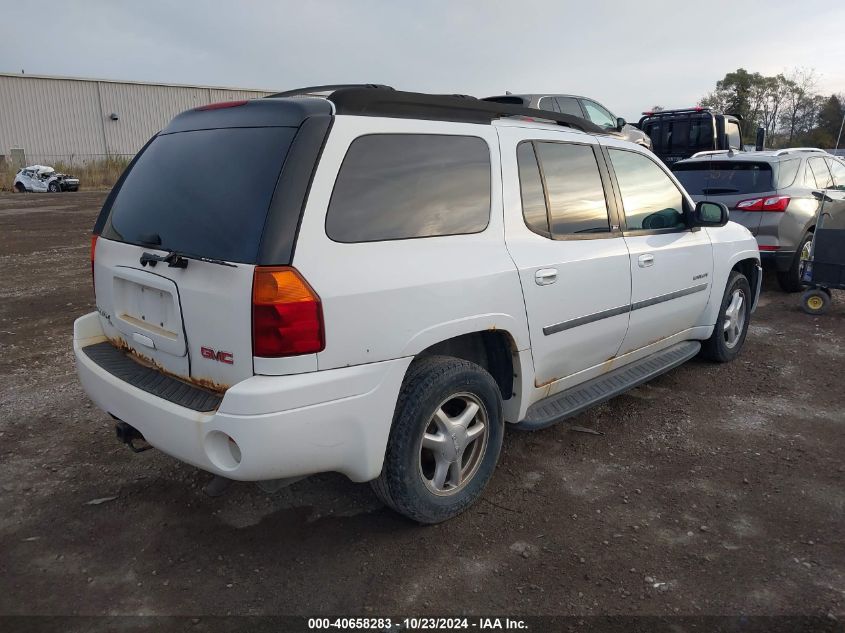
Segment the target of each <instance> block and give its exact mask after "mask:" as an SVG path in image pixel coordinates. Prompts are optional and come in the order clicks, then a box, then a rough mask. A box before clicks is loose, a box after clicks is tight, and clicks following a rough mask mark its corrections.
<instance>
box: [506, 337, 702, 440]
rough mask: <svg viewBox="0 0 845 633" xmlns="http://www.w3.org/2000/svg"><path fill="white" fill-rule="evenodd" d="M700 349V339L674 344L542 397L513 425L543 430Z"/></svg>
mask: <svg viewBox="0 0 845 633" xmlns="http://www.w3.org/2000/svg"><path fill="white" fill-rule="evenodd" d="M700 349H701V343H700V342H699V341H683V342H681V343H676V344H675V345H672V347H668V348H666V349H664V350H662V351H660V352H656V353H654V354H651V355H650V356H646V357H645V358H641V359H640V360H637V361H634V362H632V363H629V364H627V365H623V366H622V367H619V368H618V369H614V370H613V371H610V372H608V373H606V374H603V375H601V376H599V377H597V378H593V379H592V380H588V381H587V382H585V383H583V384H580V385H576V386H575V387H571V388H570V389H567V390H566V391H561V392H560V393H556V394H555V395H553V396H549V397H548V398H543V399H542V400H540V401H539V402H535V403H534V404H532V405H531V406H530V407H528V412H527V414H526V416H525V419H524V420H522V421H521V422H518V423H516V424H515V425H514V427H515V428H518V429H521V430H525V431H534V430H537V429H544V428H546V427H547V426H551V425H552V424H555V423H557V422H560V421H561V420H565V419H566V418H569V417H572V416H574V415H577V414H579V413H581V412H582V411H584V410H585V409H589V408H590V407H592V406H594V405H597V404H599V403H601V402H604V401H605V400H610V399H611V398H613V397H614V396H618V395H619V394H621V393H624V392H626V391H628V390H629V389H633V388H634V387H637V386H639V385H641V384H643V383H644V382H648V381H649V380H651V379H652V378H655V377H657V376H659V375H660V374H665V373H666V372H667V371H669V370H670V369H674V368H675V367H677V366H678V365H680V364H682V363H685V362H686V361H688V360H689V359H690V358H692V357H693V356H695V355H696V354H698V351H699V350H700Z"/></svg>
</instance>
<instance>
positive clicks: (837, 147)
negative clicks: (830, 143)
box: [833, 107, 845, 154]
mask: <svg viewBox="0 0 845 633" xmlns="http://www.w3.org/2000/svg"><path fill="white" fill-rule="evenodd" d="M843 127H845V107H843V108H842V123H840V124H839V135H838V136H837V137H836V147H834V148H833V153H834V154H836V150H838V149H839V141H841V140H842V128H843Z"/></svg>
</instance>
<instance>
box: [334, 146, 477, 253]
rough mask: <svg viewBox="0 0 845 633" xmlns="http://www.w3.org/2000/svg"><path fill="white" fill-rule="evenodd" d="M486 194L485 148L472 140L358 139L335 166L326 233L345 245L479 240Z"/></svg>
mask: <svg viewBox="0 0 845 633" xmlns="http://www.w3.org/2000/svg"><path fill="white" fill-rule="evenodd" d="M490 187H491V180H490V148H489V147H488V146H487V143H486V142H485V141H484V140H483V139H480V138H478V137H475V136H446V135H435V134H372V135H368V136H362V137H360V138H357V139H355V140H354V141H353V142H352V144H351V145H350V146H349V151H348V152H347V153H346V157H345V158H344V159H343V165H341V167H340V172H339V173H338V176H337V181H336V182H335V186H334V191H333V192H332V199H331V202H330V203H329V210H328V211H327V213H326V234H327V235H328V236H329V238H331V239H332V240H334V241H336V242H346V243H350V242H376V241H381V240H402V239H409V238H418V237H435V236H443V235H458V234H462V233H479V232H481V231H483V230H484V229H485V228H487V223H488V222H489V220H490Z"/></svg>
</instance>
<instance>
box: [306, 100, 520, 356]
mask: <svg viewBox="0 0 845 633" xmlns="http://www.w3.org/2000/svg"><path fill="white" fill-rule="evenodd" d="M390 133H394V134H399V133H401V134H420V133H428V134H460V135H469V136H476V137H479V138H482V139H484V140H485V141H486V143H487V145H488V147H489V148H490V159H491V187H492V191H491V214H490V223H489V224H488V226H487V228H486V229H485V230H484V231H483V232H481V233H477V234H473V235H457V236H448V237H430V238H421V239H406V240H394V241H381V242H366V243H358V244H342V243H338V242H334V241H332V240H331V239H330V238H329V237H328V236H327V235H326V229H325V218H326V210H327V208H328V205H329V201H330V199H331V194H332V190H333V187H334V183H335V179H336V176H337V173H338V170H339V168H340V165H341V162H342V161H343V158H344V156H345V155H346V151H347V149H348V148H349V145H350V143H351V142H352V141H353V140H354V139H355V138H357V137H359V136H362V135H366V134H390ZM397 211H398V210H397ZM293 265H294V266H295V267H296V268H297V269H298V270H299V271H300V272H301V273H302V274H303V275H304V277H305V278H306V279H307V280H308V282H309V283H310V284H311V285H312V286H313V287H314V289H315V290H316V292H317V293H318V294H319V295H320V298H321V300H322V305H323V315H324V319H325V330H326V346H325V350H324V351H322V352H320V353H319V354H318V355H317V364H318V368H319V369H321V370H323V369H331V368H336V367H344V366H348V365H356V364H361V363H371V362H376V361H383V360H389V359H393V358H400V357H405V356H412V355H415V354H417V353H419V352H420V351H422V350H424V349H425V348H427V347H429V346H430V345H433V344H435V343H437V342H439V341H442V340H445V339H448V338H451V337H453V336H457V335H460V334H464V333H469V332H476V331H482V330H493V329H495V330H505V331H507V332H508V333H510V335H511V337H512V338H513V341H514V345H515V347H516V348H517V349H526V348H527V347H528V331H527V325H526V322H525V307H524V304H523V300H522V291H521V288H520V285H519V277H518V274H517V272H516V269H515V267H514V264H513V262H512V261H511V259H510V257H509V255H508V253H507V250H506V248H505V242H504V228H503V217H502V182H501V170H500V167H499V148H498V139H497V136H496V133H495V129H494V128H493V127H492V126H489V125H473V124H464V123H452V122H440V121H413V120H403V119H389V118H380V117H378V118H377V117H344V116H338V117H336V120H335V123H334V125H333V127H332V131H331V134H330V136H329V138H328V140H327V142H326V146H325V148H324V151H323V155H322V158H321V161H320V165H319V167H318V169H317V172H316V174H315V177H314V182H313V183H312V186H311V193H310V196H309V199H308V203H307V206H306V210H305V213H304V215H303V220H302V224H301V227H300V232H299V237H298V240H297V245H296V251H295V254H294V258H293Z"/></svg>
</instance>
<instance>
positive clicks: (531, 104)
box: [484, 94, 651, 149]
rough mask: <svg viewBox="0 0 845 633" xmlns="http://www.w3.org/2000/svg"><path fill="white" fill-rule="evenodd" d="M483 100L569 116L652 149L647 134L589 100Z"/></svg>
mask: <svg viewBox="0 0 845 633" xmlns="http://www.w3.org/2000/svg"><path fill="white" fill-rule="evenodd" d="M484 100H485V101H493V102H496V103H513V104H518V105H524V106H525V107H528V108H537V109H539V110H549V111H551V112H560V113H562V114H571V115H572V116H577V117H581V118H583V119H587V120H588V121H592V122H593V123H595V124H596V125H598V126H599V127H601V128H604V129H605V130H608V131H614V132H617V133H619V134H620V135H621V136H622V138H624V139H625V140H626V141H631V142H632V143H636V144H638V145H642V146H643V147H647V148H649V149H651V139H649V137H648V134H645V133H643V132H642V131H640V130H638V129H637V128H636V127H634V126H633V125H630V124H629V123H627V122H626V121H625V119H623V118H621V117H617V116H616V115H615V114H613V113H612V112H611V111H610V110H608V109H607V108H605V107H604V106H603V105H602V104H600V103H599V102H598V101H596V100H594V99H590V98H589V97H580V96H578V95H558V94H554V95H550V94H525V95H513V94H508V95H500V96H497V97H486V98H485V99H484Z"/></svg>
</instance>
